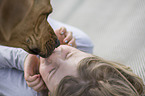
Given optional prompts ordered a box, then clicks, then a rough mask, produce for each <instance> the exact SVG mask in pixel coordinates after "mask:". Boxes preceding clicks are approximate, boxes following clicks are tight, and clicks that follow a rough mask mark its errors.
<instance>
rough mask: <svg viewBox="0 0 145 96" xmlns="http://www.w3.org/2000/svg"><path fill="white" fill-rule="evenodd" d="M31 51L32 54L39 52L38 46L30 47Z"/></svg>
mask: <svg viewBox="0 0 145 96" xmlns="http://www.w3.org/2000/svg"><path fill="white" fill-rule="evenodd" d="M31 52H32V53H33V54H36V55H37V54H39V53H40V49H38V48H34V49H31Z"/></svg>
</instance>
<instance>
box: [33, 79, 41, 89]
mask: <svg viewBox="0 0 145 96" xmlns="http://www.w3.org/2000/svg"><path fill="white" fill-rule="evenodd" d="M43 88H44V82H43V80H42V79H41V80H40V81H39V83H38V84H37V85H36V86H34V87H33V89H34V90H35V91H40V90H41V89H43Z"/></svg>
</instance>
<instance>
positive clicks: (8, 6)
mask: <svg viewBox="0 0 145 96" xmlns="http://www.w3.org/2000/svg"><path fill="white" fill-rule="evenodd" d="M33 2H34V0H0V3H1V4H0V32H1V33H2V35H3V37H4V38H5V40H7V41H9V39H10V37H11V34H12V30H13V29H14V28H15V27H16V26H17V25H18V24H19V23H20V22H21V21H22V20H23V18H24V17H25V16H26V15H27V14H28V12H29V11H30V10H31V7H32V5H33Z"/></svg>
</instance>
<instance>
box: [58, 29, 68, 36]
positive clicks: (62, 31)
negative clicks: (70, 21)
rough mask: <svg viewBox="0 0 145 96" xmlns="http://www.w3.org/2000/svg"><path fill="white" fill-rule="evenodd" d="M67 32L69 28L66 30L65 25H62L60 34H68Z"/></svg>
mask: <svg viewBox="0 0 145 96" xmlns="http://www.w3.org/2000/svg"><path fill="white" fill-rule="evenodd" d="M66 32H67V30H66V28H65V27H61V28H60V29H59V34H60V35H64V36H66Z"/></svg>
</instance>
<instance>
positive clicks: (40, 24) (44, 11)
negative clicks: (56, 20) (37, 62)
mask: <svg viewBox="0 0 145 96" xmlns="http://www.w3.org/2000/svg"><path fill="white" fill-rule="evenodd" d="M51 12H52V7H51V4H50V0H0V44H1V45H6V46H11V47H19V48H23V49H24V50H26V51H27V52H29V53H32V54H39V55H40V56H42V57H48V56H49V55H50V54H51V53H52V52H53V50H54V49H55V47H57V46H59V41H58V40H57V37H56V35H55V33H54V31H53V29H52V28H51V26H50V25H49V23H48V22H47V16H48V15H49V14H50V13H51Z"/></svg>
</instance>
